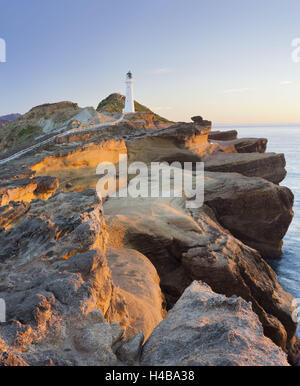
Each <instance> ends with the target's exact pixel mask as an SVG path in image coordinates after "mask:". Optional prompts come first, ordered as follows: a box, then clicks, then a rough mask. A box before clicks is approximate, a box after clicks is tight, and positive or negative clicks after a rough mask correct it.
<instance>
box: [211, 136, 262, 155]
mask: <svg viewBox="0 0 300 386" xmlns="http://www.w3.org/2000/svg"><path fill="white" fill-rule="evenodd" d="M210 142H211V143H214V144H218V145H219V146H220V149H221V150H222V151H223V152H225V153H265V151H266V149H267V143H268V140H267V139H265V138H240V139H234V140H230V141H229V140H226V141H220V140H214V141H210Z"/></svg>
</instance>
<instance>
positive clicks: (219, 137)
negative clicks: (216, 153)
mask: <svg viewBox="0 0 300 386" xmlns="http://www.w3.org/2000/svg"><path fill="white" fill-rule="evenodd" d="M237 136H238V132H237V131H236V130H227V131H212V132H211V133H210V134H209V136H208V139H209V140H212V141H231V140H233V139H237Z"/></svg>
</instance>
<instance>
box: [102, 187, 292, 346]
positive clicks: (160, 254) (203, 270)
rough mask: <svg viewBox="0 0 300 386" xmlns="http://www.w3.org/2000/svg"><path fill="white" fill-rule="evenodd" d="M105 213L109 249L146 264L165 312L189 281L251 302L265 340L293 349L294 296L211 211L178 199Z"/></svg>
mask: <svg viewBox="0 0 300 386" xmlns="http://www.w3.org/2000/svg"><path fill="white" fill-rule="evenodd" d="M262 181H264V180H262ZM104 211H105V213H106V215H105V219H106V222H107V224H108V233H109V240H108V245H109V246H110V247H114V248H124V247H125V248H132V249H135V250H138V251H139V252H141V253H142V254H144V255H145V256H146V257H148V258H149V259H150V261H151V262H152V263H153V265H154V266H155V268H156V269H157V271H158V274H159V276H160V280H161V288H162V290H163V292H164V294H165V296H166V300H167V304H168V308H171V307H172V306H173V305H174V304H175V303H176V301H177V300H178V299H179V297H180V296H181V295H182V293H183V292H184V290H185V289H186V288H187V287H188V286H189V285H190V284H191V282H192V281H193V280H202V281H204V282H206V283H208V284H209V285H210V286H211V287H212V288H213V290H214V291H216V292H218V293H222V294H225V295H227V296H233V295H236V296H240V297H242V298H244V299H245V300H246V301H251V302H252V303H253V309H254V311H255V312H256V313H257V315H258V316H259V318H260V320H261V322H262V324H263V326H264V331H265V334H266V336H268V337H270V338H271V339H272V340H273V341H274V342H275V343H276V344H277V345H278V346H280V347H282V348H284V349H285V350H287V351H289V352H292V351H293V350H294V345H295V340H296V338H295V333H296V329H297V323H294V322H293V320H292V313H293V311H294V308H293V306H292V302H293V298H292V296H290V295H289V294H287V293H286V292H284V291H283V289H282V288H281V287H280V285H279V284H278V282H277V277H276V274H275V273H274V272H273V270H272V269H271V268H270V266H269V265H268V264H267V263H266V262H265V261H264V260H263V259H262V257H261V256H260V254H259V253H258V252H257V251H255V250H254V249H251V248H250V247H248V246H246V245H245V244H243V243H242V242H240V241H239V240H237V239H236V238H234V237H233V236H232V235H231V234H230V233H229V232H228V231H227V230H225V229H224V228H222V226H220V225H219V224H218V223H217V220H216V217H215V215H214V212H213V211H212V210H211V209H210V208H209V207H206V206H204V207H203V208H200V209H198V210H193V211H192V212H191V213H189V212H188V211H187V210H186V209H185V207H184V202H183V200H181V199H179V198H177V199H175V198H173V199H172V198H170V199H167V198H165V199H155V198H152V199H150V198H149V199H145V198H144V199H142V198H140V199H139V198H136V199H132V198H110V199H109V200H108V201H107V202H106V203H105V204H104Z"/></svg>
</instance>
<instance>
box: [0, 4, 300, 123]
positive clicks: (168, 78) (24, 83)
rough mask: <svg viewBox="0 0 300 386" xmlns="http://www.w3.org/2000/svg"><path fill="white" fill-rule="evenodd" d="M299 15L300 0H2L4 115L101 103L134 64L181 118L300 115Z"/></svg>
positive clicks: (158, 99) (163, 104)
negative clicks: (51, 106) (67, 102)
mask: <svg viewBox="0 0 300 386" xmlns="http://www.w3.org/2000/svg"><path fill="white" fill-rule="evenodd" d="M299 20H300V1H299V0H226V1H224V0H209V1H207V0H148V1H146V0H127V1H124V0H109V1H108V0H105V1H103V0H0V41H1V39H4V40H5V42H6V62H5V63H2V62H0V116H1V115H5V114H9V113H15V112H20V113H25V112H27V111H28V110H29V109H30V108H32V107H33V106H37V105H40V104H43V103H51V102H58V101H62V100H70V101H73V102H77V103H78V104H79V105H80V106H81V107H85V106H94V107H97V105H98V103H99V102H100V101H101V100H102V99H103V98H105V97H106V96H108V95H109V94H111V93H113V92H120V93H123V94H124V92H125V74H126V73H127V72H128V70H131V71H132V72H133V75H134V79H135V85H134V87H135V88H134V93H135V99H136V100H138V101H139V102H140V103H142V104H144V105H147V106H148V107H150V108H151V109H152V110H154V111H155V112H157V113H158V114H160V115H162V116H165V117H167V118H169V119H171V120H174V121H187V120H189V119H190V117H191V116H194V115H201V116H203V117H204V118H206V119H209V120H212V121H213V122H214V123H215V124H263V123H268V124H280V123H298V122H300V108H299V102H300V49H299V52H298V50H297V51H295V50H296V49H297V47H296V45H298V46H299V47H300V39H299V41H298V42H297V40H295V39H297V38H300V22H299ZM294 40H295V42H294V44H295V47H292V42H293V41H294ZM292 55H293V56H292ZM0 57H1V53H0ZM298 57H299V61H298ZM293 58H294V60H293Z"/></svg>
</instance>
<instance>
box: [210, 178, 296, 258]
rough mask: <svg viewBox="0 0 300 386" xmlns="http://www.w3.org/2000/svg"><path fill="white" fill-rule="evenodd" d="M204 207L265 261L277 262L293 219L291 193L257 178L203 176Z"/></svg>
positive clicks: (292, 197) (286, 189)
mask: <svg viewBox="0 0 300 386" xmlns="http://www.w3.org/2000/svg"><path fill="white" fill-rule="evenodd" d="M205 203H206V204H207V205H208V206H210V207H211V208H213V209H214V211H215V214H216V216H217V219H218V221H219V222H220V223H221V224H222V225H223V226H224V227H225V228H227V229H228V230H230V232H231V233H232V234H233V235H234V236H235V237H237V238H238V239H239V240H241V241H243V242H244V243H245V244H247V245H249V246H251V247H252V248H255V249H257V250H259V251H260V252H261V253H262V255H263V256H264V257H267V258H271V259H272V258H273V259H274V258H279V257H280V256H281V254H282V245H283V243H282V240H283V238H284V236H285V234H286V232H287V230H288V228H289V226H290V224H291V221H292V219H293V215H294V213H293V209H292V208H293V203H294V196H293V193H292V192H291V191H290V190H289V189H288V188H285V187H282V186H278V185H274V184H272V183H271V182H269V181H266V180H264V179H262V178H257V177H251V178H250V177H244V176H242V175H240V174H235V173H211V172H207V173H206V179H205Z"/></svg>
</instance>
